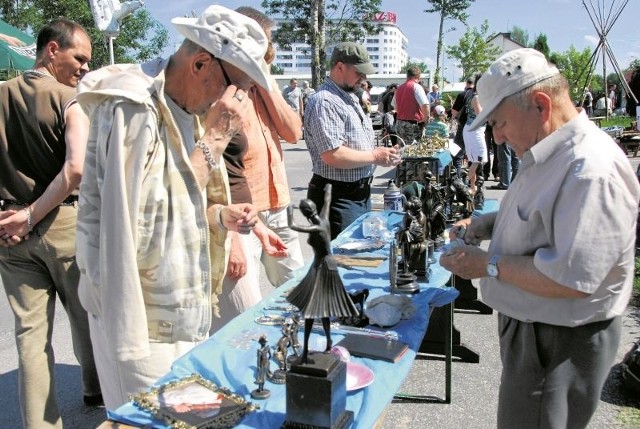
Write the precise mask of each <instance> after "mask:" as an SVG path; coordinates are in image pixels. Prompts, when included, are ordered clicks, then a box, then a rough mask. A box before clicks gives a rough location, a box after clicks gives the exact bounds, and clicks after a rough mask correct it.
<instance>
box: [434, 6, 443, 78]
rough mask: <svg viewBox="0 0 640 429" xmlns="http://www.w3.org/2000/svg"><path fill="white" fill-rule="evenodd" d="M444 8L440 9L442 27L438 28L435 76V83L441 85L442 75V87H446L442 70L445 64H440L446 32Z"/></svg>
mask: <svg viewBox="0 0 640 429" xmlns="http://www.w3.org/2000/svg"><path fill="white" fill-rule="evenodd" d="M443 31H444V10H441V11H440V28H439V30H438V48H437V53H436V72H435V73H434V76H433V83H435V84H436V85H440V76H442V87H444V71H442V72H441V71H440V68H441V67H444V64H442V65H441V64H440V58H442V39H443V37H444V34H442V33H443Z"/></svg>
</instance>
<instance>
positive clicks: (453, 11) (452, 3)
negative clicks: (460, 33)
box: [425, 0, 475, 84]
mask: <svg viewBox="0 0 640 429" xmlns="http://www.w3.org/2000/svg"><path fill="white" fill-rule="evenodd" d="M428 1H429V3H431V8H430V9H427V10H425V12H426V13H438V14H440V25H439V27H438V46H437V49H436V72H435V75H434V76H433V83H435V84H439V83H440V77H441V76H442V78H443V79H444V75H443V72H442V71H441V66H440V58H441V57H442V39H443V37H444V35H445V33H448V32H449V31H453V30H455V27H451V28H449V29H448V30H446V31H445V30H444V21H445V20H447V19H449V20H454V21H460V22H462V23H463V24H464V25H467V18H468V17H469V15H468V14H467V12H466V10H467V9H468V8H469V6H471V3H473V2H474V1H475V0H428Z"/></svg>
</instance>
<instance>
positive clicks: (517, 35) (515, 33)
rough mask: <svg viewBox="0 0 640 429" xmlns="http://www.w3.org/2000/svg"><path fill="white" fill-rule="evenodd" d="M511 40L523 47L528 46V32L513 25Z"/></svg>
mask: <svg viewBox="0 0 640 429" xmlns="http://www.w3.org/2000/svg"><path fill="white" fill-rule="evenodd" d="M510 37H511V40H513V41H515V42H518V43H520V44H521V45H522V46H524V47H528V46H529V32H528V31H527V30H525V29H524V28H522V27H518V26H517V25H514V26H513V28H511V36H510Z"/></svg>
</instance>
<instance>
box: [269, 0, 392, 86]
mask: <svg viewBox="0 0 640 429" xmlns="http://www.w3.org/2000/svg"><path fill="white" fill-rule="evenodd" d="M381 4H382V0H312V1H309V0H263V1H262V7H263V8H264V9H265V13H266V14H267V15H270V16H276V17H278V18H283V19H284V22H282V23H280V26H279V27H278V28H277V29H276V30H275V31H274V32H273V36H272V37H273V40H274V41H275V42H276V43H277V44H278V46H282V47H283V48H285V49H290V48H291V46H292V44H294V43H306V44H308V45H309V46H310V47H311V52H305V54H310V63H311V85H312V86H313V87H317V86H318V84H319V83H320V79H321V78H323V77H324V76H325V74H326V70H327V68H326V67H327V55H326V50H327V45H331V44H334V43H338V42H343V41H362V40H363V39H364V38H365V36H366V35H367V34H377V33H378V32H379V31H380V26H379V25H378V24H377V23H375V22H374V21H373V20H372V19H371V18H372V17H373V14H375V13H377V12H379V11H380V5H381Z"/></svg>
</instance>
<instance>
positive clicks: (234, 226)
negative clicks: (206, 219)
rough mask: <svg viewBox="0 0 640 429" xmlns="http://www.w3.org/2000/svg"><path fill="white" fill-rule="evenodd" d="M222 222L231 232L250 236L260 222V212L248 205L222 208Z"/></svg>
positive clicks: (233, 205) (231, 205)
mask: <svg viewBox="0 0 640 429" xmlns="http://www.w3.org/2000/svg"><path fill="white" fill-rule="evenodd" d="M220 221H221V222H222V224H223V225H224V227H225V228H227V229H228V230H229V231H236V232H238V233H240V234H248V233H249V232H251V230H252V229H253V228H254V226H255V225H256V223H257V222H258V212H257V211H256V209H255V208H254V207H253V205H251V204H248V203H241V204H229V205H228V206H224V207H223V208H222V211H221V212H220Z"/></svg>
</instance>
